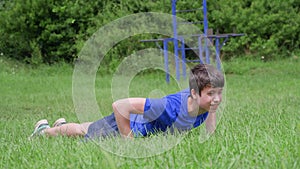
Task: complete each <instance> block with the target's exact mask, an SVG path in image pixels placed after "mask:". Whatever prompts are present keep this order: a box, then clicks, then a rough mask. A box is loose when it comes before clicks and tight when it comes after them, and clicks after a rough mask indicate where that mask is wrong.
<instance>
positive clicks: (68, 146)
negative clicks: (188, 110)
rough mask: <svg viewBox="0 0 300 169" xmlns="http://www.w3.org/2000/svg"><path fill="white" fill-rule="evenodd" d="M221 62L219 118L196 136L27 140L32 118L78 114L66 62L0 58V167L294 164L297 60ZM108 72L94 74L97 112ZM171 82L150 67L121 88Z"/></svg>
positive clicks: (149, 89) (161, 86) (107, 106)
mask: <svg viewBox="0 0 300 169" xmlns="http://www.w3.org/2000/svg"><path fill="white" fill-rule="evenodd" d="M224 67H225V71H226V83H227V86H226V97H225V101H224V109H223V112H222V118H221V119H220V122H219V123H218V126H217V131H216V133H215V134H214V135H213V136H211V137H210V138H209V139H208V140H206V141H204V142H202V141H201V138H200V136H199V133H200V132H201V131H203V129H204V125H203V126H201V127H199V128H197V129H194V130H192V131H191V132H189V133H187V134H185V135H158V136H152V137H150V138H141V139H136V140H133V141H126V140H123V139H119V138H115V139H107V140H103V141H102V142H101V143H95V142H92V141H91V142H87V143H86V142H83V141H82V139H81V138H65V137H58V138H38V139H35V140H32V141H29V140H28V139H27V137H28V136H29V135H30V134H31V132H32V131H33V127H34V124H35V122H36V121H37V120H39V119H42V118H47V119H48V121H49V122H50V123H51V124H52V123H53V122H54V121H55V120H56V119H57V118H59V117H65V118H66V119H67V120H68V121H72V122H79V119H78V117H77V114H76V113H75V110H74V105H73V100H72V74H73V68H72V67H71V66H68V65H65V64H60V65H54V66H52V67H47V66H40V67H39V68H29V67H28V66H26V65H22V64H18V63H15V62H12V61H9V60H7V59H3V58H0V115H1V116H0V128H1V130H0V134H1V137H0V151H1V155H0V159H1V163H0V168H109V169H111V168H195V169H196V168H286V169H291V168H295V169H297V168H300V152H299V150H300V146H299V135H300V134H299V133H300V124H299V120H300V116H299V115H300V106H299V103H300V86H299V84H300V61H298V60H284V61H273V62H266V63H263V62H260V61H243V60H233V61H231V62H227V63H225V64H224ZM111 79H112V76H109V75H106V76H103V75H98V76H97V79H96V89H95V91H96V93H97V94H96V95H97V103H98V105H99V108H100V110H101V114H102V115H108V114H110V113H111V103H112V101H113V99H112V96H111ZM177 89H178V87H177V86H176V85H173V84H171V85H167V84H166V83H165V81H164V74H162V73H159V72H157V73H155V74H145V75H140V76H138V77H136V78H134V79H133V81H132V84H131V85H130V89H129V91H130V96H144V97H147V96H149V95H150V96H151V95H152V94H154V95H155V92H156V93H159V92H160V91H163V92H164V93H166V94H167V93H172V92H175V91H176V90H177ZM100 116H101V115H100V113H99V114H94V115H93V116H92V117H89V118H91V119H93V120H97V118H99V117H100Z"/></svg>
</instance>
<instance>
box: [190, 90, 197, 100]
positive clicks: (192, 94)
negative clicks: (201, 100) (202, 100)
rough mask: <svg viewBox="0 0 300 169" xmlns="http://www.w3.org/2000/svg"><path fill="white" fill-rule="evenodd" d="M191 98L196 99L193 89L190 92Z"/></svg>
mask: <svg viewBox="0 0 300 169" xmlns="http://www.w3.org/2000/svg"><path fill="white" fill-rule="evenodd" d="M191 96H192V98H193V99H194V98H196V90H195V89H192V90H191Z"/></svg>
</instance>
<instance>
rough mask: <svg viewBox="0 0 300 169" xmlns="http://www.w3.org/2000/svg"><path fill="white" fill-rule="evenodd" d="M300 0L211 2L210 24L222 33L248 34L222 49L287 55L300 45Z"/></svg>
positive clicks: (235, 52) (265, 54)
mask: <svg viewBox="0 0 300 169" xmlns="http://www.w3.org/2000/svg"><path fill="white" fill-rule="evenodd" d="M299 6H300V1H297V0H290V1H279V0H276V1H272V0H251V1H250V0H248V1H245V0H236V1H220V0H215V1H209V2H208V7H209V13H210V15H209V19H210V26H211V27H213V28H214V29H215V30H217V29H218V30H219V32H220V33H229V32H235V33H245V34H246V36H243V37H240V38H232V39H231V40H230V43H229V45H228V47H227V46H225V47H224V48H223V49H224V51H225V52H230V53H231V55H236V54H239V55H240V54H245V53H246V54H252V55H258V56H265V57H270V58H272V57H275V56H276V55H278V54H281V55H285V56H286V54H287V53H288V52H289V51H293V50H296V49H298V48H299V45H300V41H299V39H300V37H299V36H300V29H299V23H300V15H299V13H300V8H299Z"/></svg>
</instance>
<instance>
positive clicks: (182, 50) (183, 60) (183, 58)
mask: <svg viewBox="0 0 300 169" xmlns="http://www.w3.org/2000/svg"><path fill="white" fill-rule="evenodd" d="M180 41H181V57H182V75H183V78H184V79H186V65H185V64H186V58H185V50H186V48H185V42H184V38H183V37H180Z"/></svg>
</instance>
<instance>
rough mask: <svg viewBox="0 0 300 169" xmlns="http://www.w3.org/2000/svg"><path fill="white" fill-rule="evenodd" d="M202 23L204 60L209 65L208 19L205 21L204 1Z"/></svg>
mask: <svg viewBox="0 0 300 169" xmlns="http://www.w3.org/2000/svg"><path fill="white" fill-rule="evenodd" d="M202 3H203V4H202V5H203V23H204V34H205V58H206V63H207V64H209V63H210V59H209V49H208V39H207V35H208V32H207V31H208V19H207V6H206V0H203V2H202Z"/></svg>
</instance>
